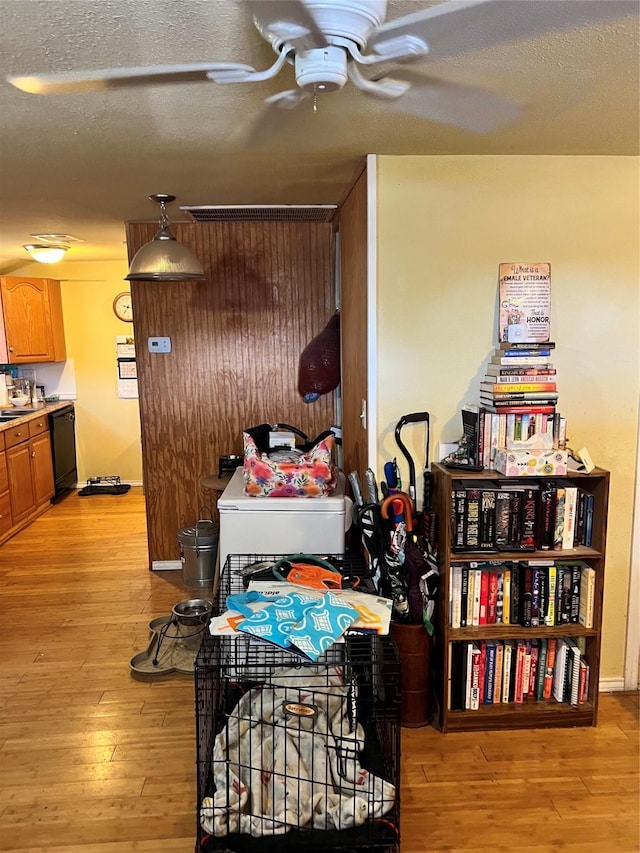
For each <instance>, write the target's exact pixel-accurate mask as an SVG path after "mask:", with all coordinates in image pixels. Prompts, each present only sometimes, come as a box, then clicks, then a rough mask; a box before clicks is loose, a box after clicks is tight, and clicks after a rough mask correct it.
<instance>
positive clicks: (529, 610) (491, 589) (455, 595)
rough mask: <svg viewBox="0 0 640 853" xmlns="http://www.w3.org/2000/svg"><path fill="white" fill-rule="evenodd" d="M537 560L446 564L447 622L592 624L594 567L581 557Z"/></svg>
mask: <svg viewBox="0 0 640 853" xmlns="http://www.w3.org/2000/svg"><path fill="white" fill-rule="evenodd" d="M541 562H543V561H536V560H524V561H519V562H510V561H506V562H494V561H489V562H482V563H468V564H456V563H454V564H452V565H451V578H450V584H449V625H450V626H451V627H452V628H468V627H475V626H480V625H519V626H521V627H523V628H540V627H553V626H556V625H570V624H580V625H582V626H583V627H585V628H593V615H594V609H595V589H596V573H595V569H593V568H592V567H591V566H588V565H587V564H586V563H584V562H582V561H576V562H555V563H552V564H550V565H540V563H541Z"/></svg>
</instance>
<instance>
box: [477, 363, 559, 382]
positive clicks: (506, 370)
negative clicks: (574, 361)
mask: <svg viewBox="0 0 640 853" xmlns="http://www.w3.org/2000/svg"><path fill="white" fill-rule="evenodd" d="M555 375H556V368H555V367H551V366H550V365H547V366H545V367H536V366H535V365H531V366H526V365H525V366H519V367H518V366H516V367H513V366H512V365H511V364H507V365H500V364H494V363H492V362H489V364H488V365H487V376H499V377H500V378H501V379H506V377H508V376H513V377H515V378H516V379H519V377H521V376H522V377H524V378H523V379H522V380H520V381H522V382H529V378H530V377H534V376H536V377H540V378H541V379H542V381H545V379H546V378H547V377H549V376H555Z"/></svg>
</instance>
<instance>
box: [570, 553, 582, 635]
mask: <svg viewBox="0 0 640 853" xmlns="http://www.w3.org/2000/svg"><path fill="white" fill-rule="evenodd" d="M580 569H581V566H580V564H579V563H576V564H574V565H572V566H571V610H570V611H569V613H570V615H569V621H570V622H572V623H573V624H576V623H577V622H579V621H580Z"/></svg>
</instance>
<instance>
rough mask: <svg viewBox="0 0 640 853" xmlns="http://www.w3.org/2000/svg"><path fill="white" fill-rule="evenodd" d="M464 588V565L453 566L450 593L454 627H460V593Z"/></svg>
mask: <svg viewBox="0 0 640 853" xmlns="http://www.w3.org/2000/svg"><path fill="white" fill-rule="evenodd" d="M461 589H462V566H451V593H450V601H449V608H450V614H451V616H450V622H449V624H450V625H451V627H452V628H459V627H460V616H461V613H460V601H461V598H460V593H461Z"/></svg>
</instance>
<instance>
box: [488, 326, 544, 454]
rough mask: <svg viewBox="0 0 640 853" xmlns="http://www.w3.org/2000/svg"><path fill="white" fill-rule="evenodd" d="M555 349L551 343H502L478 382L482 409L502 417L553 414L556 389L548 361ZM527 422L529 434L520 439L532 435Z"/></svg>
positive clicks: (531, 426)
mask: <svg viewBox="0 0 640 853" xmlns="http://www.w3.org/2000/svg"><path fill="white" fill-rule="evenodd" d="M554 348H555V343H553V342H552V341H546V342H544V343H535V342H524V343H501V344H500V345H499V346H498V347H497V348H496V350H495V353H494V355H493V357H492V358H491V361H490V362H489V364H488V365H487V370H486V374H485V377H484V379H483V380H482V382H481V383H480V402H481V404H482V405H483V406H484V407H485V409H486V410H487V411H490V412H497V413H502V414H527V415H532V414H533V415H536V414H542V415H553V414H555V410H556V403H557V400H558V390H557V385H556V368H555V367H554V366H553V364H552V362H551V354H552V351H553V349H554ZM529 421H530V425H529V426H528V429H529V432H528V434H527V435H525V436H520V439H525V438H528V437H529V435H532V434H533V423H531V419H529ZM534 422H535V421H534Z"/></svg>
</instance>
